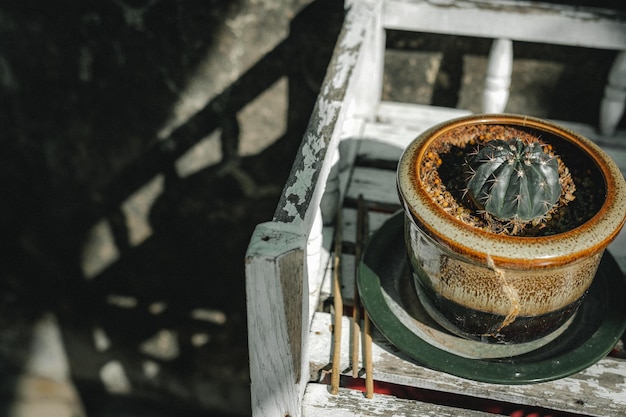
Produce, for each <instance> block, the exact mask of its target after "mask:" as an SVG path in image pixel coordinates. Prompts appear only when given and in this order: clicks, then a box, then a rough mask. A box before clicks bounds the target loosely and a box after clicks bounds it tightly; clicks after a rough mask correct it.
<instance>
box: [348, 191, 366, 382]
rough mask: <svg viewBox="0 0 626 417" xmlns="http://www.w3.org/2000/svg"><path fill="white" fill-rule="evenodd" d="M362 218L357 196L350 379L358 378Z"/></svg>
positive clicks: (362, 211)
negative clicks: (359, 276) (358, 282)
mask: <svg viewBox="0 0 626 417" xmlns="http://www.w3.org/2000/svg"><path fill="white" fill-rule="evenodd" d="M364 216H367V212H365V204H364V200H363V195H362V194H360V195H359V199H358V200H357V217H356V247H355V254H354V255H355V256H354V262H355V266H354V306H353V309H352V356H351V361H350V365H351V367H352V377H353V378H358V377H359V371H360V367H359V341H360V339H361V338H360V335H361V328H360V322H361V298H360V297H359V289H358V286H357V280H358V275H359V262H360V261H361V256H362V252H363V238H364V237H363V222H364Z"/></svg>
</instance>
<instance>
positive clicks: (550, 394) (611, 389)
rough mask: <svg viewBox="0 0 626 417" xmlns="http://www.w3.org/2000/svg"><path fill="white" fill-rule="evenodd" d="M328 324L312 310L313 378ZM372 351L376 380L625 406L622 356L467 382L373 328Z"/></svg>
mask: <svg viewBox="0 0 626 417" xmlns="http://www.w3.org/2000/svg"><path fill="white" fill-rule="evenodd" d="M330 323H331V316H330V315H329V314H326V313H316V314H315V317H314V320H313V324H312V327H311V338H310V344H311V356H310V360H311V378H312V379H316V378H318V376H319V375H320V374H321V373H322V372H323V371H322V370H323V369H324V367H325V366H327V365H328V363H329V357H330V356H329V355H330V346H331V345H330V340H331V337H332V334H331V330H330V329H331V326H330ZM343 326H344V328H348V327H347V326H349V320H348V318H344V321H343ZM350 343H351V341H350V337H349V335H346V334H344V335H342V343H341V347H342V351H341V363H342V365H343V366H342V369H345V368H347V365H348V363H349V362H348V360H349V347H350ZM372 354H373V362H374V378H375V380H378V381H385V382H390V383H396V384H400V385H407V386H412V387H418V388H425V389H431V390H435V391H441V392H449V393H457V394H463V395H467V396H471V397H477V398H484V399H490V400H496V401H506V402H510V403H513V404H520V405H526V406H539V407H544V408H548V409H553V410H560V411H567V412H572V413H579V414H584V415H590V416H610V417H613V416H614V417H621V416H624V411H625V410H626V361H625V360H623V359H614V358H605V359H602V360H601V361H600V362H598V363H597V364H596V365H593V366H592V367H590V368H588V369H586V370H585V371H582V372H579V373H577V374H575V375H572V376H570V377H567V378H563V379H560V380H556V381H552V382H543V383H539V384H530V385H498V384H487V383H482V382H475V381H470V380H466V379H463V378H458V377H455V376H452V375H448V374H446V373H442V372H437V371H433V370H431V369H429V368H427V367H424V366H421V365H419V364H417V363H415V362H414V361H412V360H409V359H407V358H406V357H405V356H404V355H402V354H401V353H397V349H395V348H394V346H393V345H391V344H389V342H387V341H386V340H385V339H384V338H382V337H381V336H380V335H378V334H376V333H375V334H374V344H373V350H372ZM344 364H345V365H344ZM485 366H488V365H485ZM363 401H364V402H366V401H367V400H363Z"/></svg>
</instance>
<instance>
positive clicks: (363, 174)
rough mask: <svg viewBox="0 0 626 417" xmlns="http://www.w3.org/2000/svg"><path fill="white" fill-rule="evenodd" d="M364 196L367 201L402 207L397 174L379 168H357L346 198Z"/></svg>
mask: <svg viewBox="0 0 626 417" xmlns="http://www.w3.org/2000/svg"><path fill="white" fill-rule="evenodd" d="M359 194H363V196H364V197H365V199H366V200H367V201H373V202H379V203H388V204H396V205H397V206H398V208H399V207H400V200H399V198H398V191H397V188H396V172H395V171H391V170H383V169H378V168H367V167H356V168H355V169H354V172H353V173H352V181H351V182H350V186H349V187H348V190H347V192H346V198H350V199H356V198H358V196H359Z"/></svg>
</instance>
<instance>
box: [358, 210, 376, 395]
mask: <svg viewBox="0 0 626 417" xmlns="http://www.w3.org/2000/svg"><path fill="white" fill-rule="evenodd" d="M369 231H370V222H369V215H368V213H367V210H365V211H364V215H363V216H362V224H361V234H362V239H361V240H362V242H361V244H362V245H363V247H365V245H366V244H367V241H368V239H369ZM363 333H364V336H363V338H364V341H363V362H364V366H365V396H366V397H367V398H372V397H373V396H374V364H373V363H372V327H371V322H370V318H369V315H368V314H367V310H364V312H363Z"/></svg>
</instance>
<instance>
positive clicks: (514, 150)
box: [467, 138, 561, 222]
mask: <svg viewBox="0 0 626 417" xmlns="http://www.w3.org/2000/svg"><path fill="white" fill-rule="evenodd" d="M467 164H468V166H469V169H470V173H471V175H470V177H469V179H468V182H467V192H468V194H469V195H470V197H471V198H472V200H473V201H474V203H475V204H476V206H477V207H478V208H479V209H481V210H485V211H486V212H487V213H489V214H491V215H493V216H495V217H496V218H498V219H500V220H512V221H517V222H530V221H532V220H535V219H541V218H542V217H543V216H545V214H546V213H547V212H548V211H549V210H550V209H551V208H552V207H553V206H554V205H555V204H556V203H557V201H558V200H559V197H560V194H561V185H560V183H559V165H558V161H557V159H556V158H555V157H554V156H551V155H549V154H548V153H546V152H544V149H543V145H542V144H541V143H538V142H532V143H525V142H523V141H522V140H521V139H519V138H514V139H511V140H508V141H506V140H502V139H496V140H492V141H490V142H488V143H487V144H486V145H485V146H484V147H482V148H480V149H479V150H478V151H477V152H476V153H475V154H473V155H472V156H471V158H470V159H469V160H468V161H467Z"/></svg>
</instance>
